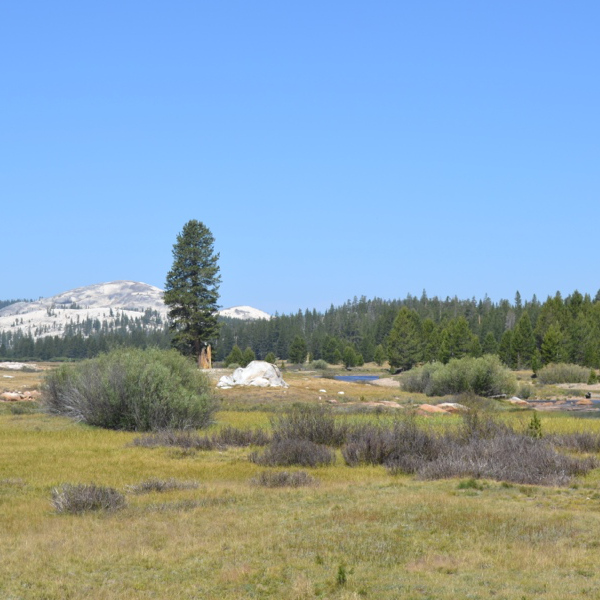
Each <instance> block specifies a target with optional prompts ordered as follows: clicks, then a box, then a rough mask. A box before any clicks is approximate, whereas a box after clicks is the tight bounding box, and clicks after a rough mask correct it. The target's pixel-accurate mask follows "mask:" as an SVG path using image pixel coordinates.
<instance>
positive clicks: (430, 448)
mask: <svg viewBox="0 0 600 600" xmlns="http://www.w3.org/2000/svg"><path fill="white" fill-rule="evenodd" d="M437 452H438V444H437V439H436V438H435V437H434V436H433V435H432V434H430V433H428V432H426V431H424V430H423V429H421V428H419V427H418V426H417V424H416V422H415V420H414V419H413V418H410V417H409V418H407V419H405V420H402V421H399V422H396V423H395V424H394V426H393V427H392V428H382V427H376V426H373V425H365V426H362V427H358V428H355V429H354V430H352V431H351V432H350V433H349V434H348V442H347V443H346V445H345V446H344V447H343V448H342V456H343V457H344V460H345V461H346V464H347V465H349V466H356V465H358V464H371V465H387V464H390V463H392V462H393V463H395V464H397V465H399V464H400V463H402V464H403V466H404V468H405V470H406V471H408V472H414V469H413V467H415V466H416V465H417V463H418V462H419V461H422V460H432V459H433V458H435V457H436V456H437Z"/></svg>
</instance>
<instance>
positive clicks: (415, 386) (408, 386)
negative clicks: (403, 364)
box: [401, 362, 444, 394]
mask: <svg viewBox="0 0 600 600" xmlns="http://www.w3.org/2000/svg"><path fill="white" fill-rule="evenodd" d="M443 367H444V365H443V364H442V363H439V362H433V363H426V364H424V365H423V366H422V367H419V368H418V369H411V370H410V371H408V373H406V374H404V375H403V376H402V379H401V385H402V389H404V391H406V392H413V393H418V394H425V393H427V390H429V389H430V388H431V386H432V385H433V376H434V375H435V373H437V372H438V371H439V370H440V369H443Z"/></svg>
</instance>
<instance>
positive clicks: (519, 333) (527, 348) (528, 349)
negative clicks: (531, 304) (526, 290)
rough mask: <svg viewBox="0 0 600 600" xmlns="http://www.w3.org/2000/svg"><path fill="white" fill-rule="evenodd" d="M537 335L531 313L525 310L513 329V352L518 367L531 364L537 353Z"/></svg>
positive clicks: (521, 367)
mask: <svg viewBox="0 0 600 600" xmlns="http://www.w3.org/2000/svg"><path fill="white" fill-rule="evenodd" d="M535 348H536V346H535V336H534V335H533V327H532V326H531V319H530V318H529V313H528V312H527V311H526V310H525V311H524V312H523V313H522V314H521V318H520V319H519V320H518V321H517V325H516V327H515V329H514V331H513V337H512V352H513V358H514V360H515V361H516V367H517V369H523V368H525V367H530V366H531V359H532V358H533V354H534V353H535Z"/></svg>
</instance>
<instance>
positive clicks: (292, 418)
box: [271, 404, 348, 446]
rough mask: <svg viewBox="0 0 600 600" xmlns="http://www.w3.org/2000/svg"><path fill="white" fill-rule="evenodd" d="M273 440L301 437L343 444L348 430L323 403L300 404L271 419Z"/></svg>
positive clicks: (335, 444) (338, 444)
mask: <svg viewBox="0 0 600 600" xmlns="http://www.w3.org/2000/svg"><path fill="white" fill-rule="evenodd" d="M271 427H272V429H273V440H275V441H280V440H284V439H300V440H307V441H310V442H314V443H315V444H326V445H328V446H341V445H342V444H343V443H344V441H345V439H346V434H347V432H348V428H347V427H346V426H345V425H344V424H339V423H336V420H335V417H334V415H333V414H332V412H331V410H329V409H328V408H326V407H325V406H321V405H309V404H299V405H296V406H294V407H293V408H292V409H291V410H288V411H286V412H285V413H283V414H281V415H278V416H276V417H274V418H272V419H271Z"/></svg>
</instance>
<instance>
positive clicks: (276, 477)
mask: <svg viewBox="0 0 600 600" xmlns="http://www.w3.org/2000/svg"><path fill="white" fill-rule="evenodd" d="M252 483H253V484H254V485H261V486H263V487H268V488H275V487H301V486H306V485H318V480H317V479H315V478H314V477H312V476H311V475H309V474H308V473H307V472H306V471H275V472H273V471H262V472H261V473H260V474H259V475H258V477H255V478H254V479H252Z"/></svg>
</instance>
